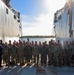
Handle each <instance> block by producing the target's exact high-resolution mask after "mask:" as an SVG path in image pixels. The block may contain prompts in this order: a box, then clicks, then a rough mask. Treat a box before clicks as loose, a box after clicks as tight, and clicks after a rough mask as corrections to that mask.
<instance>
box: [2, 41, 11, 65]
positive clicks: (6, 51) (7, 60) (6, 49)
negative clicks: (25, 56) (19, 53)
mask: <svg viewBox="0 0 74 75" xmlns="http://www.w3.org/2000/svg"><path fill="white" fill-rule="evenodd" d="M9 54H10V51H9V47H8V45H7V42H6V43H5V45H4V46H3V60H4V62H5V63H6V65H9V63H10V55H9Z"/></svg>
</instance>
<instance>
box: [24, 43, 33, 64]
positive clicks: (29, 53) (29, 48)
mask: <svg viewBox="0 0 74 75" xmlns="http://www.w3.org/2000/svg"><path fill="white" fill-rule="evenodd" d="M24 51H25V54H26V55H25V61H26V63H28V64H30V60H31V59H32V46H31V44H30V42H26V45H25V48H24Z"/></svg>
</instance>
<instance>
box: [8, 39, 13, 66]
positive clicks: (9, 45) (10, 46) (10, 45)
mask: <svg viewBox="0 0 74 75" xmlns="http://www.w3.org/2000/svg"><path fill="white" fill-rule="evenodd" d="M8 47H9V57H10V61H9V62H10V63H9V65H11V61H12V60H11V48H12V44H11V40H9V44H8Z"/></svg>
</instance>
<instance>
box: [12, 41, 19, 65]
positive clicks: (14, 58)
mask: <svg viewBox="0 0 74 75" xmlns="http://www.w3.org/2000/svg"><path fill="white" fill-rule="evenodd" d="M17 57H18V48H17V47H16V44H15V42H13V46H12V49H11V60H12V63H13V65H17Z"/></svg>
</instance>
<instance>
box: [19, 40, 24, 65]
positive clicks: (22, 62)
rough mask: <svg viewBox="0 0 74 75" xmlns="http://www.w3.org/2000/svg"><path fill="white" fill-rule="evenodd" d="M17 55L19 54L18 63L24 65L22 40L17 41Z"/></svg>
mask: <svg viewBox="0 0 74 75" xmlns="http://www.w3.org/2000/svg"><path fill="white" fill-rule="evenodd" d="M18 55H19V62H20V65H24V45H23V44H22V42H21V41H20V42H19V46H18Z"/></svg>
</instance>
